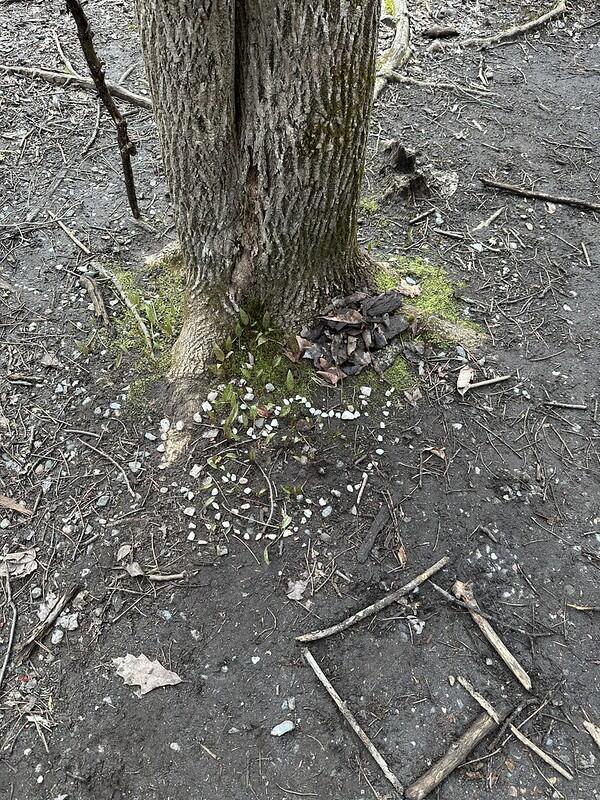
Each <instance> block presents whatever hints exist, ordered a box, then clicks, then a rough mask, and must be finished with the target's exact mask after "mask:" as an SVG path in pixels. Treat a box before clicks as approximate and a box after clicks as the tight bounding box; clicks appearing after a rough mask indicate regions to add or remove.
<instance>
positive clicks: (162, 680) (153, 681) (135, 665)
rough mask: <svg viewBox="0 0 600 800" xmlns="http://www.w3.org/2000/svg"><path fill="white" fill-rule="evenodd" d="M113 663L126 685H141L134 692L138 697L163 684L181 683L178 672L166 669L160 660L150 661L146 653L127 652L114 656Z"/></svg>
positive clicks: (174, 684)
mask: <svg viewBox="0 0 600 800" xmlns="http://www.w3.org/2000/svg"><path fill="white" fill-rule="evenodd" d="M113 665H114V666H115V667H116V673H117V675H119V677H121V678H123V681H124V683H125V685H126V686H139V687H140V688H139V689H137V690H136V691H135V692H134V694H136V695H137V696H138V697H141V696H142V695H144V694H148V692H151V691H152V690H153V689H159V688H160V687H161V686H176V685H177V684H178V683H181V678H180V677H179V675H177V673H176V672H171V670H169V669H165V667H163V665H162V664H161V663H160V662H159V661H150V659H149V658H148V656H146V655H144V653H141V654H140V655H139V656H134V655H131V653H127V655H126V656H124V657H120V658H113Z"/></svg>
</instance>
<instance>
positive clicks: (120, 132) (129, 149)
mask: <svg viewBox="0 0 600 800" xmlns="http://www.w3.org/2000/svg"><path fill="white" fill-rule="evenodd" d="M66 2H67V8H68V9H69V11H70V12H71V14H72V15H73V19H74V20H75V24H76V25H77V37H78V38H79V42H80V44H81V49H82V50H83V55H84V56H85V60H86V62H87V65H88V67H89V70H90V75H91V76H92V79H93V81H94V83H95V85H96V89H97V90H98V94H99V95H100V99H101V100H102V102H103V103H104V105H105V106H106V110H107V111H108V113H109V114H110V116H111V117H112V119H113V122H114V123H115V127H116V129H117V142H118V144H119V152H120V153H121V163H122V165H123V176H124V178H125V188H126V190H127V200H128V201H129V207H130V208H131V213H132V214H133V216H134V218H135V219H139V218H140V216H141V215H140V209H139V206H138V201H137V196H136V193H135V182H134V180H133V169H132V167H131V156H132V155H135V152H136V150H135V145H134V144H133V142H132V141H131V139H130V138H129V134H128V132H127V120H126V119H125V117H124V116H123V115H122V114H121V112H120V111H119V109H118V108H117V105H116V103H115V101H114V99H113V97H112V95H111V93H110V91H109V89H108V87H107V85H106V81H105V79H104V67H103V65H102V63H101V62H100V59H99V58H98V54H97V53H96V48H95V47H94V43H93V41H92V39H93V36H94V34H93V33H92V29H91V28H90V23H89V21H88V19H87V17H86V15H85V11H84V10H83V8H82V7H81V4H80V2H79V0H66Z"/></svg>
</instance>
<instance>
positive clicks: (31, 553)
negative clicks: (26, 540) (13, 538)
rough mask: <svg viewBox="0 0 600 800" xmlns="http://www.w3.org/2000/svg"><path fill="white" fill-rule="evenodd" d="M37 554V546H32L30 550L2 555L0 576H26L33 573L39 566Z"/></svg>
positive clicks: (0, 557) (0, 558)
mask: <svg viewBox="0 0 600 800" xmlns="http://www.w3.org/2000/svg"><path fill="white" fill-rule="evenodd" d="M35 554H36V550H35V547H32V548H30V549H29V550H21V551H20V552H18V553H7V554H6V555H5V556H0V577H10V578H25V577H27V575H31V573H32V572H35V571H36V569H37V567H38V563H37V561H36V560H35Z"/></svg>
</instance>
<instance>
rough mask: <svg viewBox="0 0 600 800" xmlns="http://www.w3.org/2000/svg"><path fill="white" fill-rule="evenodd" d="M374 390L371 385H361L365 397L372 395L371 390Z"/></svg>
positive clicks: (361, 391)
mask: <svg viewBox="0 0 600 800" xmlns="http://www.w3.org/2000/svg"><path fill="white" fill-rule="evenodd" d="M372 391H373V389H372V388H371V387H370V386H361V387H360V393H361V394H362V395H363V397H371V392H372Z"/></svg>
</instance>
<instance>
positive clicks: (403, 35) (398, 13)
mask: <svg viewBox="0 0 600 800" xmlns="http://www.w3.org/2000/svg"><path fill="white" fill-rule="evenodd" d="M393 4H394V14H393V15H392V20H393V23H394V25H395V27H396V30H395V33H394V39H393V40H392V44H391V46H390V47H389V48H388V49H387V50H386V51H385V53H383V55H382V56H381V57H380V58H379V63H380V67H379V69H378V71H377V75H376V77H375V89H374V91H373V100H377V98H378V97H379V95H380V94H381V92H382V91H383V90H384V89H385V86H386V84H387V82H388V80H390V79H393V77H394V71H395V70H399V69H401V67H403V66H404V64H406V62H407V61H408V59H409V58H410V54H411V48H410V15H409V13H408V6H407V0H393ZM383 5H384V4H382V6H383Z"/></svg>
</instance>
